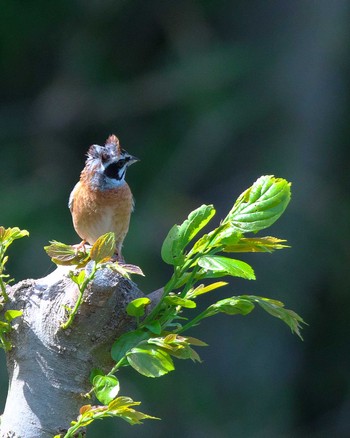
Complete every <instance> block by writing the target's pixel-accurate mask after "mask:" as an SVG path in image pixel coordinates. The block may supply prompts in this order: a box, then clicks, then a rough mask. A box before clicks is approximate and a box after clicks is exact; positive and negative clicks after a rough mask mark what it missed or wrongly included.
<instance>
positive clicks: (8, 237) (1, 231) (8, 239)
mask: <svg viewBox="0 0 350 438" xmlns="http://www.w3.org/2000/svg"><path fill="white" fill-rule="evenodd" d="M26 236H29V232H28V231H27V230H20V229H19V228H18V227H13V228H5V227H3V226H1V227H0V244H4V245H5V246H9V245H10V244H11V243H12V242H13V241H14V240H16V239H21V238H22V237H26Z"/></svg>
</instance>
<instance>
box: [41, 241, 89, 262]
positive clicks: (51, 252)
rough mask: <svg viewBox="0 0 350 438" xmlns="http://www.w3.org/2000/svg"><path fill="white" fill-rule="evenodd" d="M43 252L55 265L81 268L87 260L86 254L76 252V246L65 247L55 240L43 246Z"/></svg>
mask: <svg viewBox="0 0 350 438" xmlns="http://www.w3.org/2000/svg"><path fill="white" fill-rule="evenodd" d="M44 250H45V251H46V253H47V254H48V256H49V257H51V259H52V261H53V263H55V264H56V265H63V266H71V265H80V266H83V265H84V264H86V263H87V262H88V260H89V256H88V254H87V253H85V252H83V251H79V250H77V247H76V246H73V245H66V244H65V243H61V242H57V241H56V240H52V241H51V242H50V245H48V246H44Z"/></svg>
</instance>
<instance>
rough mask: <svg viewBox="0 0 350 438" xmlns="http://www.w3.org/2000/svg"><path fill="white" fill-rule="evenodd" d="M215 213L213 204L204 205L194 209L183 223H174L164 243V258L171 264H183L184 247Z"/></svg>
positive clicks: (162, 252)
mask: <svg viewBox="0 0 350 438" xmlns="http://www.w3.org/2000/svg"><path fill="white" fill-rule="evenodd" d="M214 214H215V209H214V207H213V206H212V205H202V206H200V207H199V208H197V209H196V210H194V211H192V212H191V213H190V214H189V215H188V218H187V219H186V220H185V221H184V222H183V223H182V224H181V225H174V226H173V227H172V228H171V230H170V231H169V233H168V235H167V237H166V238H165V240H164V242H163V245H162V251H161V254H162V259H163V260H164V261H165V263H168V264H169V265H175V266H178V265H181V264H182V263H183V261H184V255H183V252H184V249H185V247H186V246H187V245H188V244H189V242H190V241H191V240H192V239H193V238H194V236H195V235H196V234H197V233H198V232H199V231H200V230H201V229H202V228H204V227H205V226H206V225H207V223H208V222H209V221H210V220H211V218H212V217H213V216H214Z"/></svg>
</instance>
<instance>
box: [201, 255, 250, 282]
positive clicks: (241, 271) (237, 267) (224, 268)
mask: <svg viewBox="0 0 350 438" xmlns="http://www.w3.org/2000/svg"><path fill="white" fill-rule="evenodd" d="M198 265H199V266H200V267H202V268H203V269H205V270H206V271H213V272H217V273H219V274H220V276H221V275H232V276H233V277H242V278H246V279H247V280H255V274H254V271H253V268H252V267H251V266H250V265H248V263H245V262H242V261H241V260H235V259H230V258H228V257H221V256H215V255H214V256H203V257H200V258H199V259H198Z"/></svg>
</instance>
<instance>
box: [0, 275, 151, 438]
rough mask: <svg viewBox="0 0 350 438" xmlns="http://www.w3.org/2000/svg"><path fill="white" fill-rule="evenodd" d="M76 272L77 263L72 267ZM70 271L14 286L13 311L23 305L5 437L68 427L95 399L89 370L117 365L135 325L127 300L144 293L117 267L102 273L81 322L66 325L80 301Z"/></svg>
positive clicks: (15, 333)
mask: <svg viewBox="0 0 350 438" xmlns="http://www.w3.org/2000/svg"><path fill="white" fill-rule="evenodd" d="M69 269H71V267H70V268H69ZM69 269H67V268H63V267H60V268H57V269H56V270H55V271H54V272H53V273H52V274H50V275H48V276H47V277H45V278H42V279H39V280H25V281H22V282H20V283H18V284H16V285H15V286H12V287H11V288H9V296H10V302H9V303H8V304H7V306H6V307H7V308H9V309H19V310H23V316H22V317H19V318H17V319H15V320H14V321H13V326H14V330H12V332H11V334H10V336H11V342H12V343H13V346H14V347H13V348H12V350H11V351H10V352H8V353H7V367H8V373H9V382H10V385H9V391H8V397H7V400H6V406H5V410H4V413H3V415H2V417H1V428H0V431H1V433H0V436H1V437H2V438H3V437H11V438H20V437H21V438H48V437H53V436H54V435H55V434H58V433H60V432H61V433H62V432H63V431H64V430H66V429H67V428H68V427H69V425H70V421H71V420H73V419H75V418H76V417H77V415H78V413H79V408H80V407H81V406H82V405H84V404H87V403H89V401H88V400H86V399H84V398H83V396H82V395H83V394H85V393H86V392H88V391H89V390H90V389H91V385H90V383H89V374H90V372H91V370H92V369H93V368H95V367H98V368H102V369H105V370H106V371H107V370H108V369H110V367H111V366H112V362H111V358H110V348H111V345H112V343H113V341H114V340H115V339H116V338H117V337H118V336H120V335H121V334H122V333H125V332H126V331H128V330H130V329H131V328H133V320H132V319H131V318H130V317H128V316H127V314H126V312H125V307H126V305H127V303H128V302H129V301H131V300H133V299H135V298H137V297H140V296H143V294H142V292H140V291H139V290H138V288H137V287H136V285H135V284H134V283H132V282H131V281H129V280H127V279H125V278H123V277H121V276H120V275H118V274H116V273H115V272H113V271H111V270H110V269H103V270H100V271H98V272H97V276H96V277H95V280H94V281H93V282H92V283H91V284H90V285H89V287H88V289H87V290H86V292H85V295H84V301H83V303H82V305H81V307H80V309H79V312H78V314H77V316H76V318H75V320H74V322H73V325H72V326H71V327H70V328H69V329H67V330H62V329H61V328H60V325H61V323H62V322H63V321H65V319H66V315H65V310H64V307H63V306H64V305H69V306H71V307H72V306H73V305H74V303H75V301H76V298H77V286H76V285H75V284H74V283H73V282H72V281H71V280H70V279H69V277H68V275H67V274H68V270H69Z"/></svg>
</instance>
